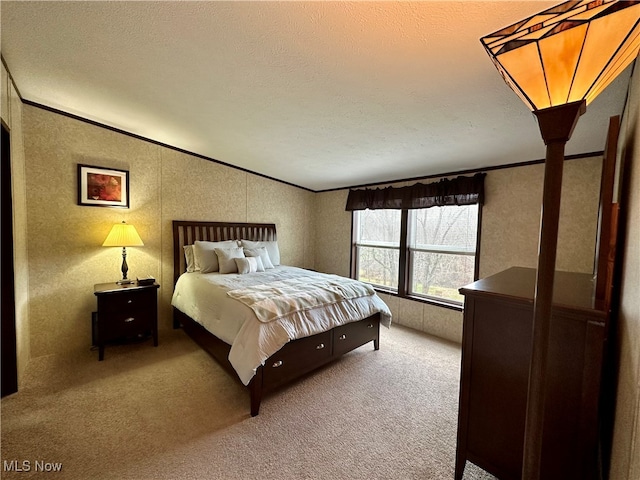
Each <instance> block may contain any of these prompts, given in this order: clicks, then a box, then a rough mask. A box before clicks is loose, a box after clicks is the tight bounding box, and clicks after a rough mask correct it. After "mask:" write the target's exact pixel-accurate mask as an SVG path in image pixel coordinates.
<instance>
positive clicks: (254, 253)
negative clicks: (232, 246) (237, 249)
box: [244, 247, 273, 270]
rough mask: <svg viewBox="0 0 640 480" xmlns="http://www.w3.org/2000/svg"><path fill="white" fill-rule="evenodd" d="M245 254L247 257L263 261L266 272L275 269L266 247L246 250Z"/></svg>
mask: <svg viewBox="0 0 640 480" xmlns="http://www.w3.org/2000/svg"><path fill="white" fill-rule="evenodd" d="M244 254H245V256H247V257H260V260H262V265H263V266H264V268H265V270H266V269H267V268H273V263H271V259H270V258H269V252H267V249H266V247H258V248H245V249H244Z"/></svg>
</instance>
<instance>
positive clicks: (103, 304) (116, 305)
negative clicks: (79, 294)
mask: <svg viewBox="0 0 640 480" xmlns="http://www.w3.org/2000/svg"><path fill="white" fill-rule="evenodd" d="M155 302H156V292H155V290H146V291H145V290H138V291H134V290H132V291H130V292H121V293H117V294H113V293H112V294H106V295H102V296H100V297H99V298H98V310H100V312H117V311H122V310H135V309H139V308H152V307H153V305H154V304H155Z"/></svg>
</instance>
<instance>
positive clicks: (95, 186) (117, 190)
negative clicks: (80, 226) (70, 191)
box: [78, 164, 129, 208]
mask: <svg viewBox="0 0 640 480" xmlns="http://www.w3.org/2000/svg"><path fill="white" fill-rule="evenodd" d="M78 205H85V206H92V207H117V208H129V171H128V170H120V169H117V168H105V167H96V166H94V165H83V164H78Z"/></svg>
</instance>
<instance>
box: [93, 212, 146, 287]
mask: <svg viewBox="0 0 640 480" xmlns="http://www.w3.org/2000/svg"><path fill="white" fill-rule="evenodd" d="M143 245H144V243H142V239H141V238H140V235H138V232H137V231H136V228H135V227H134V226H133V225H128V224H127V223H125V222H124V220H123V221H122V223H116V224H115V225H114V226H113V227H111V231H110V232H109V235H107V238H106V239H105V241H104V243H103V244H102V246H103V247H122V280H119V281H118V282H116V283H117V284H118V285H126V284H129V283H133V281H132V280H129V279H127V271H128V270H129V267H128V266H127V247H141V246H143Z"/></svg>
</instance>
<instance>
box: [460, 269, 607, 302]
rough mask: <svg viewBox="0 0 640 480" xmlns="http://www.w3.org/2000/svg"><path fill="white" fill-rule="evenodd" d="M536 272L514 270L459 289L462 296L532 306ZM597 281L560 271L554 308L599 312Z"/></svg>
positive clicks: (556, 275)
mask: <svg viewBox="0 0 640 480" xmlns="http://www.w3.org/2000/svg"><path fill="white" fill-rule="evenodd" d="M535 284H536V269H535V268H525V267H511V268H509V269H507V270H504V271H502V272H500V273H496V274H495V275H491V276H490V277H486V278H483V279H481V280H478V281H477V282H474V283H472V284H469V285H466V286H464V287H462V288H460V293H461V294H462V295H465V296H466V295H486V296H499V297H505V298H510V299H513V300H519V301H524V302H527V303H533V297H534V294H535ZM594 292H595V280H594V277H593V275H590V274H588V273H575V272H560V271H557V272H556V274H555V280H554V289H553V304H554V305H557V306H564V307H569V308H578V309H585V310H598V308H597V307H596V305H595V301H594Z"/></svg>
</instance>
